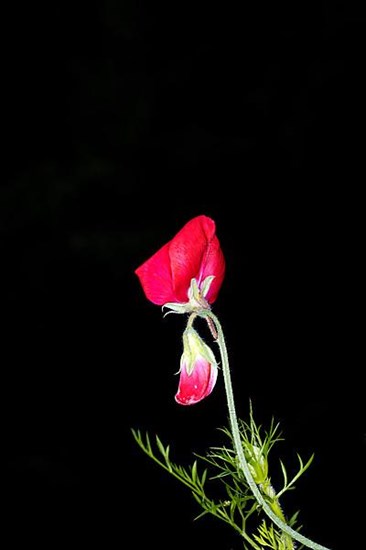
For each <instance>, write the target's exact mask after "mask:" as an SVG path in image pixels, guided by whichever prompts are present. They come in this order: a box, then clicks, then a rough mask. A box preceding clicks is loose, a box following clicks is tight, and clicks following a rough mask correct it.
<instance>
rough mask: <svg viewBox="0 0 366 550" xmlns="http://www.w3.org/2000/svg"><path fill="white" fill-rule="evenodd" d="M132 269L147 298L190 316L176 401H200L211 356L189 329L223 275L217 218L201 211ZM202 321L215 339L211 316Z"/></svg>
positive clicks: (207, 389) (209, 379)
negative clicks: (206, 324)
mask: <svg viewBox="0 0 366 550" xmlns="http://www.w3.org/2000/svg"><path fill="white" fill-rule="evenodd" d="M135 273H136V275H137V276H138V278H139V280H140V283H141V285H142V288H143V290H144V292H145V295H146V297H147V298H148V300H150V301H151V302H153V303H154V304H156V305H161V306H163V307H165V308H169V309H170V310H171V312H176V313H190V314H191V317H190V319H189V321H188V324H187V328H186V330H185V332H184V334H183V347H184V350H183V355H182V357H181V363H180V370H179V372H180V380H179V388H178V392H177V394H176V396H175V399H176V401H177V403H180V404H181V405H193V404H194V403H198V402H199V401H201V400H202V399H203V398H204V397H207V396H208V395H209V394H210V393H211V392H212V390H213V388H214V386H215V384H216V379H217V363H216V359H215V356H214V354H213V352H212V350H211V349H210V348H209V347H208V346H207V344H205V342H204V341H203V340H202V338H201V337H200V336H199V334H198V333H197V332H196V331H195V330H194V329H193V328H192V323H193V320H194V318H195V316H196V315H199V314H200V312H201V313H203V311H204V310H206V311H207V310H209V309H210V304H212V303H213V302H214V301H215V300H216V298H217V295H218V292H219V290H220V288H221V285H222V282H223V279H224V275H225V259H224V255H223V253H222V250H221V247H220V243H219V240H218V238H217V236H216V226H215V222H214V221H213V220H212V219H211V218H209V217H208V216H203V215H201V216H197V217H195V218H193V219H191V220H190V221H189V222H188V223H186V224H185V226H184V227H183V228H182V229H181V230H180V231H179V232H178V233H177V234H176V235H175V237H173V238H172V240H171V241H169V242H168V243H167V244H165V245H164V246H163V247H162V248H160V250H158V251H157V252H156V253H155V254H154V255H153V256H151V258H149V259H148V260H147V261H146V262H144V263H143V264H142V265H141V266H140V267H138V268H137V269H136V270H135ZM206 320H207V323H208V326H209V327H210V330H211V332H212V334H213V336H214V337H215V338H216V336H217V335H216V331H215V327H214V324H213V323H212V320H211V319H210V318H209V317H206Z"/></svg>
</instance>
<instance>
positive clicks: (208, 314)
mask: <svg viewBox="0 0 366 550" xmlns="http://www.w3.org/2000/svg"><path fill="white" fill-rule="evenodd" d="M199 316H200V317H203V318H205V319H210V320H212V321H213V322H214V324H215V327H216V331H217V340H216V341H217V343H218V345H219V348H220V354H221V361H222V372H223V376H224V383H225V390H226V399H227V406H228V412H229V418H230V425H231V431H232V436H233V442H234V447H235V452H236V454H237V457H238V460H239V464H240V467H241V469H242V471H243V473H244V476H245V479H246V480H247V483H248V485H249V487H250V489H251V491H252V493H253V495H254V497H255V498H256V500H257V502H258V504H259V505H260V506H261V507H262V509H263V510H264V512H265V513H266V514H267V516H268V517H269V518H270V519H271V520H272V521H273V523H274V524H275V525H277V527H279V528H280V529H281V530H282V531H283V532H284V533H286V534H287V535H289V536H290V537H291V538H292V539H294V540H296V541H297V542H300V543H301V544H303V545H304V546H306V547H307V548H311V549H312V550H330V549H329V548H327V547H326V546H322V545H321V544H318V543H316V542H313V541H312V540H310V539H308V538H307V537H304V536H303V535H301V534H300V533H298V532H297V531H295V530H294V529H292V527H290V526H289V525H287V524H286V523H285V522H284V521H283V520H282V519H281V518H280V517H278V515H277V514H276V513H275V512H274V511H273V510H272V508H271V507H270V506H269V504H268V503H267V502H266V501H265V500H264V498H263V495H262V494H261V492H260V490H259V489H258V486H257V484H256V483H255V481H254V479H253V476H252V474H251V472H250V469H249V465H248V462H247V460H246V458H245V455H244V451H243V447H242V443H241V438H240V431H239V424H238V419H237V415H236V409H235V402H234V393H233V387H232V382H231V374H230V367H229V357H228V353H227V347H226V342H225V337H224V333H223V330H222V327H221V324H220V322H219V320H218V319H217V317H216V315H214V314H213V313H212V311H211V310H208V309H205V310H201V311H200V312H199ZM281 515H282V514H281Z"/></svg>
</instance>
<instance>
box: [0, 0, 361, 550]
mask: <svg viewBox="0 0 366 550" xmlns="http://www.w3.org/2000/svg"><path fill="white" fill-rule="evenodd" d="M295 4H296V6H295V7H294V6H292V5H290V4H287V3H286V4H283V3H280V5H278V3H275V4H273V3H269V5H267V4H264V3H246V2H237V3H228V4H219V5H218V6H217V7H216V8H215V7H213V6H212V5H210V4H207V5H206V4H205V3H200V2H197V3H196V2H192V3H190V2H188V3H187V2H185V3H170V2H160V3H159V2H158V3H156V2H146V1H145V2H143V1H141V2H133V1H124V2H122V1H120V2H118V1H116V0H103V1H100V2H88V3H87V5H85V6H84V5H82V3H67V2H53V3H51V4H45V5H44V4H40V3H37V2H36V3H35V4H34V3H31V4H29V5H28V6H26V7H25V6H24V5H20V4H19V5H17V4H16V3H12V4H11V7H8V8H4V11H3V26H4V32H3V34H2V37H3V38H2V39H3V47H2V51H3V64H2V93H3V100H2V111H3V112H2V134H3V147H2V150H3V162H2V171H3V176H2V186H1V191H0V229H1V241H0V251H1V279H2V281H1V298H0V303H1V350H2V351H1V356H2V361H1V364H2V375H3V377H2V381H3V382H2V393H3V420H2V441H3V453H4V455H5V468H4V470H3V483H2V486H3V488H4V490H3V491H2V492H3V501H4V504H5V508H6V513H5V529H4V536H5V537H6V536H8V537H9V540H10V542H8V543H7V546H6V547H7V548H18V547H19V545H20V544H22V545H23V544H24V543H25V542H26V543H32V544H35V545H36V546H37V547H38V548H56V547H64V546H65V544H71V543H72V544H75V545H83V546H89V545H90V544H95V545H96V546H98V547H110V546H111V545H112V544H113V545H114V547H122V546H123V547H126V546H127V547H131V546H132V547H138V548H140V547H141V548H144V547H154V546H158V547H160V548H174V547H176V546H185V545H189V547H190V548H191V549H192V550H194V549H196V548H197V549H198V548H201V547H202V544H205V545H207V546H209V545H210V546H211V547H214V548H220V549H228V550H229V549H234V548H241V541H240V539H239V538H238V537H237V536H236V535H235V534H234V533H232V532H231V531H230V529H229V528H226V527H225V526H224V525H220V524H218V521H217V520H214V519H211V518H204V519H202V520H200V521H198V522H194V521H193V518H194V517H195V515H196V514H197V513H198V512H199V511H200V510H199V509H198V507H197V506H196V504H195V503H194V501H193V499H192V498H191V496H190V495H189V494H188V492H187V491H186V490H185V489H184V487H183V486H182V485H180V484H179V483H178V482H176V481H175V480H174V479H172V478H170V477H169V476H168V475H167V474H165V473H164V472H163V471H161V470H160V469H159V468H158V466H156V465H154V464H153V463H152V461H150V460H149V459H148V458H147V457H146V456H145V455H143V453H142V452H141V451H140V450H139V449H138V448H137V446H136V444H135V442H134V441H133V439H132V436H131V432H130V429H131V427H133V428H140V429H141V430H143V431H144V430H148V431H149V432H150V433H151V434H155V433H158V434H159V436H160V437H161V438H162V440H163V441H165V442H167V443H168V442H170V443H171V445H172V458H173V459H176V460H177V461H179V460H181V461H182V462H183V463H185V464H187V463H189V462H190V461H191V460H192V457H193V453H194V452H198V453H202V452H204V450H205V449H207V447H208V446H210V445H216V444H218V443H219V442H220V441H221V439H220V438H221V435H220V433H219V432H218V430H217V428H218V427H220V426H223V425H224V424H226V408H225V393H224V388H223V382H222V379H221V378H219V381H218V383H217V387H216V388H215V391H214V392H213V393H212V395H211V396H210V397H209V398H208V399H206V400H204V401H203V402H201V403H199V404H197V405H196V406H193V407H180V406H178V405H177V404H176V403H175V401H174V394H175V391H176V388H177V381H178V378H177V376H176V375H175V373H176V372H177V370H178V367H179V358H180V354H181V333H182V330H183V329H184V319H183V318H182V317H180V316H168V317H166V318H163V316H162V313H161V311H160V308H159V307H157V306H154V305H153V304H151V303H150V302H148V301H147V300H146V299H145V298H144V295H143V292H142V289H141V287H140V285H139V283H138V280H137V278H136V276H135V274H134V270H135V268H136V267H137V266H138V265H140V264H141V263H142V262H143V261H145V260H146V259H147V258H148V257H149V256H150V255H151V254H152V253H154V252H155V251H156V250H157V249H158V248H160V246H162V245H163V244H165V243H166V242H167V241H168V240H169V239H171V238H172V237H173V235H174V234H175V233H176V232H177V231H178V230H179V229H180V228H181V227H182V226H183V225H184V223H186V222H187V221H188V220H189V219H190V218H191V217H193V216H196V215H198V214H206V215H209V216H211V217H212V218H213V219H214V220H215V221H216V225H217V233H218V236H219V239H220V242H221V245H222V248H223V251H224V253H225V257H226V262H227V274H226V278H225V281H224V284H223V287H222V290H221V292H220V295H219V298H218V300H217V302H216V303H215V305H214V311H215V313H216V314H217V315H218V317H219V318H220V320H221V323H222V325H223V327H224V330H225V334H226V338H227V341H228V347H229V354H230V360H231V368H232V375H233V383H234V391H235V396H236V402H237V409H238V414H239V416H241V417H242V418H244V419H245V418H247V415H248V404H249V399H251V400H252V402H253V406H254V413H255V415H256V417H257V418H258V420H259V421H260V422H261V423H263V425H264V426H266V425H269V422H270V419H271V417H272V416H274V418H275V419H276V420H277V421H279V422H280V425H281V428H282V431H283V434H284V436H285V442H283V443H281V444H279V448H278V453H279V455H280V456H281V458H282V459H283V460H284V461H285V463H287V464H289V470H290V471H295V468H296V463H297V462H296V460H297V459H296V452H299V453H300V454H301V456H303V458H304V459H306V458H307V457H308V456H310V454H311V453H312V452H313V451H314V452H315V460H314V463H313V465H312V466H311V468H310V470H308V472H307V473H306V474H305V476H304V478H302V479H301V480H300V481H299V483H298V487H297V489H296V491H295V492H294V493H292V494H291V496H290V497H289V498H288V499H287V500H285V502H284V506H285V508H286V507H288V510H287V511H288V513H290V512H294V511H295V510H296V509H297V508H300V509H301V515H300V520H301V522H302V524H303V526H304V527H303V533H304V534H305V535H306V536H309V537H310V538H313V539H314V540H316V541H317V542H319V543H321V544H324V545H325V546H328V547H330V548H332V550H340V549H345V548H353V547H356V546H359V533H358V527H357V521H358V519H359V518H360V517H361V510H360V508H359V506H360V504H358V501H359V495H360V493H361V491H362V489H361V485H362V484H363V477H364V472H363V469H364V465H365V435H364V434H365V422H364V408H363V404H364V389H363V381H362V368H363V367H364V354H363V350H362V348H361V334H362V336H363V332H362V333H361V322H360V319H363V317H364V301H363V297H362V294H361V289H362V291H363V284H362V282H363V281H362V280H363V258H364V238H363V236H362V234H363V225H364V224H363V221H364V207H363V204H364V202H363V200H362V191H363V187H364V181H365V173H364V149H365V139H364V128H365V106H364V98H365V86H364V82H363V78H364V55H363V51H364V46H365V38H364V37H365V18H364V14H363V13H361V12H360V11H358V10H357V9H356V8H354V7H353V6H352V4H351V3H348V2H343V3H342V2H314V3H313V4H311V3H310V4H309V3H308V2H307V3H300V4H299V3H295ZM361 270H362V271H361ZM276 467H277V466H275V470H276ZM361 540H362V539H361Z"/></svg>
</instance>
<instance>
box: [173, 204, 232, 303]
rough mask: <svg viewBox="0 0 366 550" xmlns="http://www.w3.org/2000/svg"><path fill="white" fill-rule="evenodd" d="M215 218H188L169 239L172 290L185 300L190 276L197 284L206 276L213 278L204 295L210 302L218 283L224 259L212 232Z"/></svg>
mask: <svg viewBox="0 0 366 550" xmlns="http://www.w3.org/2000/svg"><path fill="white" fill-rule="evenodd" d="M215 230H216V227H215V222H214V221H213V220H212V219H211V218H209V217H207V216H203V215H202V216H197V217H195V218H193V219H192V220H190V221H189V222H188V223H186V225H185V226H184V227H183V228H182V229H181V230H180V231H179V233H177V235H176V236H175V237H174V238H173V239H172V240H171V242H170V245H169V257H170V261H171V270H172V281H173V287H174V292H175V294H176V296H177V297H178V298H179V299H180V300H181V301H186V300H187V291H188V288H189V286H190V283H191V279H193V278H195V279H196V280H197V282H198V285H200V283H201V282H202V281H203V280H204V279H205V278H206V277H208V276H210V275H214V276H215V279H216V281H215V280H214V281H213V283H212V285H211V288H210V291H209V293H208V296H207V300H208V301H209V302H213V301H214V300H215V298H216V296H217V293H218V291H219V289H220V287H221V284H222V281H223V278H224V272H225V261H224V256H223V254H222V251H221V249H220V244H219V241H218V239H217V237H216V235H215Z"/></svg>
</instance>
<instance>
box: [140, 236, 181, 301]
mask: <svg viewBox="0 0 366 550" xmlns="http://www.w3.org/2000/svg"><path fill="white" fill-rule="evenodd" d="M135 273H136V275H137V276H138V278H139V279H140V283H141V286H142V288H143V290H144V292H145V295H146V298H147V299H148V300H150V301H151V302H153V303H154V304H156V305H159V306H162V305H163V304H166V303H167V302H177V298H176V296H175V294H174V291H173V284H172V274H171V269H170V259H169V243H168V244H166V245H164V246H163V247H162V248H160V250H158V251H157V252H156V253H155V254H154V255H153V256H151V258H149V259H148V260H146V262H144V263H143V264H142V265H141V266H140V267H138V268H137V269H136V270H135Z"/></svg>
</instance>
